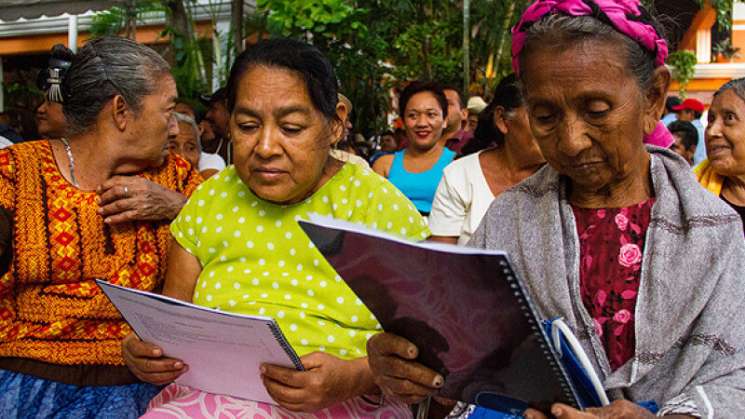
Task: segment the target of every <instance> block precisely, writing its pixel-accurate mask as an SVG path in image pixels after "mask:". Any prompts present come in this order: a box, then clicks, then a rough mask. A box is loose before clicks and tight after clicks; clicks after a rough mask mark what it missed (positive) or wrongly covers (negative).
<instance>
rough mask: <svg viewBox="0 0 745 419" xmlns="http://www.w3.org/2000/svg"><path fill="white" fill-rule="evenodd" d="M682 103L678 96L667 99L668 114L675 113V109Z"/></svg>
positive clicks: (666, 109) (666, 108)
mask: <svg viewBox="0 0 745 419" xmlns="http://www.w3.org/2000/svg"><path fill="white" fill-rule="evenodd" d="M681 103H682V101H681V100H680V98H679V97H678V96H675V95H670V96H668V97H667V99H665V111H667V113H675V109H673V108H674V107H676V106H678V105H680V104H681Z"/></svg>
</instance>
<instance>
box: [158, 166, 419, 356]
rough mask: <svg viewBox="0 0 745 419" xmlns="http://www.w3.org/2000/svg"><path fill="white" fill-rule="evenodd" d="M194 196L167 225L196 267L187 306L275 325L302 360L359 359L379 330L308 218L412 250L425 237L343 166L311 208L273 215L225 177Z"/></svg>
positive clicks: (386, 186) (373, 181)
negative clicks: (368, 230) (366, 229)
mask: <svg viewBox="0 0 745 419" xmlns="http://www.w3.org/2000/svg"><path fill="white" fill-rule="evenodd" d="M220 175H221V176H220V177H218V176H214V177H212V178H211V179H209V180H208V181H206V182H205V183H204V184H203V186H202V189H200V190H199V191H198V192H195V193H194V195H193V196H192V197H191V199H190V200H189V202H188V203H187V205H186V206H185V207H184V209H183V210H182V212H181V214H180V215H179V216H178V217H177V219H176V220H175V221H174V222H173V223H172V224H171V231H172V233H173V236H174V237H175V238H176V240H177V241H178V242H179V244H181V246H182V247H184V248H185V249H186V250H187V251H189V252H190V253H192V254H193V255H195V257H197V259H199V262H200V264H201V265H202V266H203V270H202V273H201V275H200V278H199V280H198V283H197V290H201V291H198V292H195V293H194V303H195V304H199V305H204V306H208V307H213V308H214V307H221V308H222V309H223V310H225V311H231V312H237V313H243V314H250V315H263V316H270V317H273V318H275V319H276V320H277V322H278V323H279V324H280V326H281V327H282V330H283V332H284V333H285V334H286V336H287V338H288V340H289V341H290V343H291V344H292V345H293V347H294V348H295V350H296V351H297V352H298V353H299V354H300V355H303V354H307V353H310V352H313V351H325V352H328V353H331V354H333V355H336V356H339V357H341V358H346V359H349V358H355V357H358V356H361V355H364V353H365V347H366V341H367V339H368V338H369V337H370V336H372V335H373V334H374V333H377V331H379V329H380V326H379V324H378V323H377V321H376V320H375V317H374V316H372V315H371V313H370V312H369V311H368V310H367V308H366V307H365V306H364V305H363V304H362V302H361V301H359V299H358V298H357V297H356V296H355V295H354V293H353V292H352V291H351V290H350V289H349V288H348V287H347V286H346V284H345V283H344V281H343V280H342V279H341V278H340V277H339V276H338V275H337V274H336V272H334V270H333V269H332V268H331V266H329V264H328V263H327V262H326V261H325V259H324V258H323V256H322V255H321V254H320V253H319V252H318V250H317V249H316V248H315V246H313V244H312V243H311V242H310V240H308V238H307V236H306V235H305V233H304V232H303V231H302V229H300V226H299V225H298V224H297V222H296V220H298V219H307V218H308V216H309V214H312V213H317V214H320V215H327V216H333V217H335V218H339V219H343V220H346V221H351V222H356V223H361V224H365V225H368V226H370V227H373V228H384V229H385V231H386V232H389V233H392V234H396V235H400V236H403V237H407V238H410V239H414V240H420V239H422V238H426V237H427V236H428V235H429V230H428V229H427V226H426V224H425V222H424V220H423V219H422V217H421V216H420V215H419V214H418V212H417V211H416V209H415V208H414V206H413V205H412V204H411V203H410V202H409V201H408V200H406V198H404V197H403V195H400V194H394V193H391V192H392V191H395V187H394V186H392V185H391V184H390V183H388V182H387V181H386V180H385V179H383V178H381V177H380V176H378V175H376V174H373V173H371V172H369V171H366V170H364V169H362V168H359V167H358V166H355V165H352V164H347V165H345V166H344V167H343V168H342V169H341V171H340V172H339V173H337V174H336V175H335V176H334V177H332V178H331V179H330V180H329V181H328V182H327V183H326V184H325V185H323V186H322V187H321V188H320V189H319V190H318V191H317V192H316V193H315V194H314V195H313V196H312V197H311V198H308V199H306V200H305V201H303V202H301V203H299V204H296V205H292V206H279V205H274V204H271V203H268V202H265V201H263V200H261V199H259V198H257V197H256V196H255V195H254V194H253V193H252V192H251V191H250V190H249V189H248V188H247V187H246V186H245V184H243V182H241V181H240V178H238V177H237V175H236V172H235V168H234V167H233V166H230V167H228V168H227V169H225V170H224V171H222V172H221V173H220Z"/></svg>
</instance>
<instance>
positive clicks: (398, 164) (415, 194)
mask: <svg viewBox="0 0 745 419" xmlns="http://www.w3.org/2000/svg"><path fill="white" fill-rule="evenodd" d="M405 151H406V150H401V151H397V152H396V153H395V154H394V155H393V163H392V164H391V170H390V171H389V172H388V180H389V181H390V182H391V183H392V184H394V185H396V187H397V188H398V189H399V190H400V191H401V192H403V194H404V195H406V197H407V198H409V199H410V200H411V202H413V203H414V206H415V207H416V209H417V210H419V212H421V213H422V214H429V212H430V211H431V210H432V201H433V200H434V199H435V192H436V191H437V185H439V184H440V179H442V171H443V170H445V166H447V165H448V164H450V162H452V161H453V159H454V158H455V152H454V151H451V150H449V149H448V148H443V149H442V154H441V155H440V159H439V160H437V163H435V164H434V166H432V168H431V169H429V170H427V171H424V172H421V173H411V172H407V171H406V169H404V152H405Z"/></svg>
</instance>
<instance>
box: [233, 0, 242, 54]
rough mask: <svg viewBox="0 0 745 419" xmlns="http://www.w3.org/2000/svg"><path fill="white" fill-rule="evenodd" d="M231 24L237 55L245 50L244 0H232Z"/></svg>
mask: <svg viewBox="0 0 745 419" xmlns="http://www.w3.org/2000/svg"><path fill="white" fill-rule="evenodd" d="M231 13H232V17H231V26H232V27H233V44H234V45H235V52H236V55H237V54H240V53H241V52H243V0H232V7H231Z"/></svg>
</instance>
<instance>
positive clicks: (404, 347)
mask: <svg viewBox="0 0 745 419" xmlns="http://www.w3.org/2000/svg"><path fill="white" fill-rule="evenodd" d="M367 353H368V357H369V362H370V369H371V370H372V372H373V377H374V379H375V384H377V385H378V387H380V389H381V390H382V391H383V394H384V395H386V396H387V397H392V398H394V399H396V400H400V401H402V402H404V403H406V404H415V403H419V402H420V401H422V400H424V399H425V398H427V397H428V396H431V395H432V394H434V393H435V392H436V391H437V389H439V388H440V387H442V385H443V384H444V383H445V379H444V378H443V377H442V376H441V375H440V374H438V373H437V372H435V371H433V370H431V369H429V368H427V367H425V366H423V365H421V364H419V363H417V362H415V361H414V360H415V359H416V358H417V356H418V355H419V350H418V349H417V347H416V346H414V344H413V343H411V342H409V341H408V340H406V339H404V338H401V337H399V336H396V335H392V334H390V333H380V334H377V335H375V336H373V337H372V338H370V340H369V341H368V342H367Z"/></svg>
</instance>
